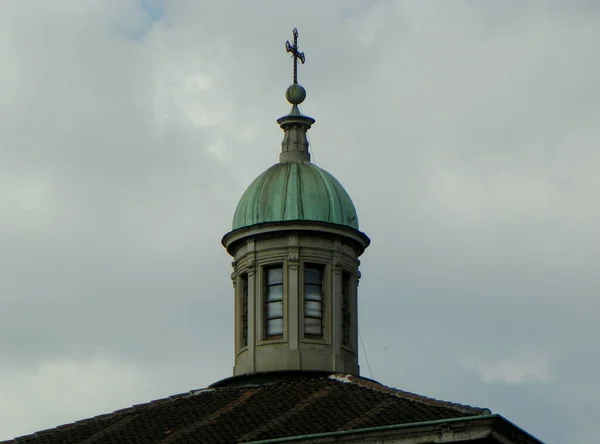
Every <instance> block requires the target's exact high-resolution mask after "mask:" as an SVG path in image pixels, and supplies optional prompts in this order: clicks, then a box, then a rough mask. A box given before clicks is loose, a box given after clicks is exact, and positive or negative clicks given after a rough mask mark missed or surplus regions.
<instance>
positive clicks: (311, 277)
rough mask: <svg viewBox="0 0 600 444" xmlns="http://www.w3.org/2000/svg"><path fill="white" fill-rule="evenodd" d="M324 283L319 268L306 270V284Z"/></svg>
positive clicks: (307, 268)
mask: <svg viewBox="0 0 600 444" xmlns="http://www.w3.org/2000/svg"><path fill="white" fill-rule="evenodd" d="M322 282H323V273H321V269H320V268H317V267H306V268H304V283H306V284H317V285H321V284H322Z"/></svg>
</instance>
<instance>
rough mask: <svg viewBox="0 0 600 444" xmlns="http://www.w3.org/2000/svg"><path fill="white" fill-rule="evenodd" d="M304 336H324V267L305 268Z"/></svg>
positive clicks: (309, 266)
mask: <svg viewBox="0 0 600 444" xmlns="http://www.w3.org/2000/svg"><path fill="white" fill-rule="evenodd" d="M304 335H305V336H312V337H321V336H323V267H321V266H319V265H306V266H305V267H304Z"/></svg>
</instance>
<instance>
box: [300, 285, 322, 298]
mask: <svg viewBox="0 0 600 444" xmlns="http://www.w3.org/2000/svg"><path fill="white" fill-rule="evenodd" d="M304 299H305V300H307V301H320V300H321V299H322V295H321V286H320V285H313V284H306V285H305V286H304Z"/></svg>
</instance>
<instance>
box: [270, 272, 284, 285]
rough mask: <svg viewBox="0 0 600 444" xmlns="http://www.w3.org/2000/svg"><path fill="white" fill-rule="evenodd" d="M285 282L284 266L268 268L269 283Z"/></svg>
mask: <svg viewBox="0 0 600 444" xmlns="http://www.w3.org/2000/svg"><path fill="white" fill-rule="evenodd" d="M272 284H283V268H270V269H269V270H267V285H272Z"/></svg>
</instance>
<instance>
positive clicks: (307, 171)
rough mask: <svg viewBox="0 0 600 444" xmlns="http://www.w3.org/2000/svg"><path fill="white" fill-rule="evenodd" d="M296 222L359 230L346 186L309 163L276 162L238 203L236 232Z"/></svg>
mask: <svg viewBox="0 0 600 444" xmlns="http://www.w3.org/2000/svg"><path fill="white" fill-rule="evenodd" d="M295 220H306V221H316V222H328V223H331V224H337V225H345V226H347V227H350V228H354V229H355V230H358V218H357V216H356V209H355V208H354V204H353V203H352V199H350V196H349V195H348V193H347V192H346V190H345V189H344V187H343V186H342V185H341V184H340V183H339V182H338V180H337V179H336V178H335V177H333V176H332V175H331V174H330V173H328V172H327V171H325V170H323V169H321V168H319V167H318V166H316V165H314V164H312V163H310V162H283V163H277V164H275V165H273V166H272V167H271V168H269V169H268V170H266V171H265V172H264V173H262V174H261V175H260V176H258V177H257V178H256V179H255V180H254V182H252V183H251V184H250V186H249V187H248V189H247V190H246V192H245V193H244V195H243V196H242V198H241V199H240V202H239V203H238V206H237V208H236V210H235V215H234V216H233V229H234V230H237V229H238V228H243V227H248V226H250V225H255V224H260V223H263V222H282V221H295Z"/></svg>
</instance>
